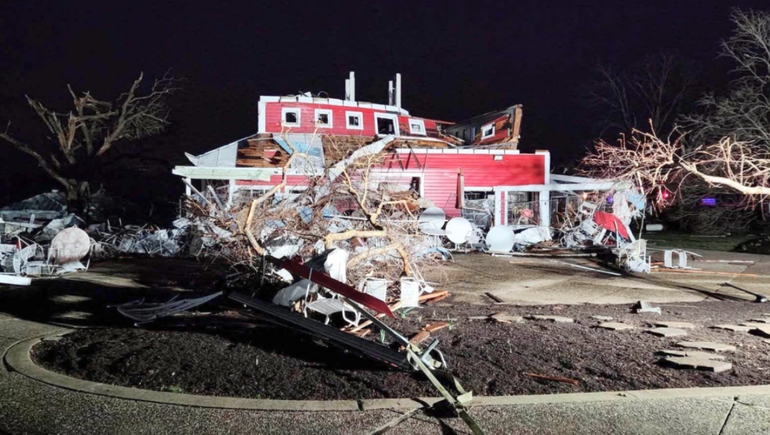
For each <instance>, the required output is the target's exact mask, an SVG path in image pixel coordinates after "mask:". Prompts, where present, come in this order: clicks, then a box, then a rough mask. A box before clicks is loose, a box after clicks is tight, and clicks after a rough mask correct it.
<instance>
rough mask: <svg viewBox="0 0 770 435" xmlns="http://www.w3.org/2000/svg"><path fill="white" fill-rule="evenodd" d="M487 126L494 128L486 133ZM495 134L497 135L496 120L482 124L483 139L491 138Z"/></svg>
mask: <svg viewBox="0 0 770 435" xmlns="http://www.w3.org/2000/svg"><path fill="white" fill-rule="evenodd" d="M487 127H492V130H490V133H489V134H485V133H484V131H485V130H486V129H487ZM494 136H495V123H494V122H492V123H490V124H486V125H482V126H481V140H484V139H489V138H490V137H494Z"/></svg>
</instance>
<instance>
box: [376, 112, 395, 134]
mask: <svg viewBox="0 0 770 435" xmlns="http://www.w3.org/2000/svg"><path fill="white" fill-rule="evenodd" d="M380 119H387V120H390V121H392V122H393V135H394V136H400V134H399V130H400V129H399V127H398V115H393V114H390V113H375V114H374V133H375V134H377V136H378V137H382V136H387V134H382V133H380V132H379V131H380V124H379V122H378V121H379V120H380Z"/></svg>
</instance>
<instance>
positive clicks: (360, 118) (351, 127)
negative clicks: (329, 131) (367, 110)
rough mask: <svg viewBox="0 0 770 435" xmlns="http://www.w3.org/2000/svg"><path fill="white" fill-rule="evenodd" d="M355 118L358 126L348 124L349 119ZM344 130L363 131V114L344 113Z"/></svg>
mask: <svg viewBox="0 0 770 435" xmlns="http://www.w3.org/2000/svg"><path fill="white" fill-rule="evenodd" d="M351 116H355V117H356V118H358V125H351V124H350V117H351ZM345 128H347V129H348V130H363V129H364V113H363V112H349V111H348V112H345Z"/></svg>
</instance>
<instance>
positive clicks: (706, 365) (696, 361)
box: [663, 356, 733, 373]
mask: <svg viewBox="0 0 770 435" xmlns="http://www.w3.org/2000/svg"><path fill="white" fill-rule="evenodd" d="M663 360H664V362H666V363H668V364H671V365H673V366H674V367H676V368H685V369H696V370H708V371H711V372H714V373H721V372H726V371H728V370H732V368H733V365H732V363H729V362H727V361H716V360H714V359H710V358H700V357H693V356H685V357H677V356H669V357H666V358H664V359H663Z"/></svg>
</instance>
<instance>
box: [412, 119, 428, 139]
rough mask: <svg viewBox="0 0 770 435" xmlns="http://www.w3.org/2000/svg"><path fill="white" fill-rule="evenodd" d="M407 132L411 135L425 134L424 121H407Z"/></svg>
mask: <svg viewBox="0 0 770 435" xmlns="http://www.w3.org/2000/svg"><path fill="white" fill-rule="evenodd" d="M409 132H410V133H412V134H422V135H424V134H425V121H423V120H422V119H410V120H409Z"/></svg>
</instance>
